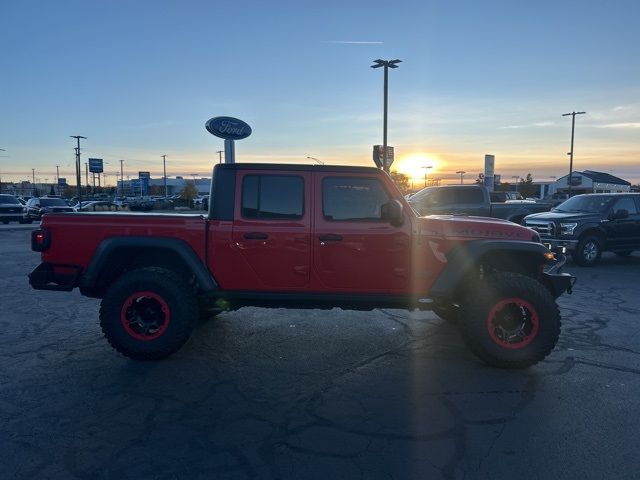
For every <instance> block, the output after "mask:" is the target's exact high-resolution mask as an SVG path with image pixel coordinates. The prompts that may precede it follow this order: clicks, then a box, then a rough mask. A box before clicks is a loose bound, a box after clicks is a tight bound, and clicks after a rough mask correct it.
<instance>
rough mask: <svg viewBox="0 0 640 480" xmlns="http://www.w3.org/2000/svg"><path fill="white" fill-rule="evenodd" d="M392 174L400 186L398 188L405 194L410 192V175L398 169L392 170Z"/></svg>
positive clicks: (394, 180)
mask: <svg viewBox="0 0 640 480" xmlns="http://www.w3.org/2000/svg"><path fill="white" fill-rule="evenodd" d="M390 175H391V178H392V179H393V182H394V183H395V184H396V186H397V187H398V190H400V192H401V193H402V194H403V195H405V194H406V193H408V192H409V190H410V185H409V177H408V176H407V175H405V174H404V173H400V172H397V171H393V172H391V174H390Z"/></svg>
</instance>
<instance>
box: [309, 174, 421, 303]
mask: <svg viewBox="0 0 640 480" xmlns="http://www.w3.org/2000/svg"><path fill="white" fill-rule="evenodd" d="M314 197H315V198H314V200H315V201H314V208H315V213H314V219H315V227H314V230H313V235H312V244H313V266H314V270H315V273H316V275H317V277H318V279H319V281H320V283H321V284H322V286H323V288H324V289H325V290H329V291H334V292H353V293H358V292H362V293H371V292H378V293H389V294H394V293H403V292H406V291H407V290H408V288H409V286H410V259H411V253H410V252H411V242H410V239H411V226H410V222H409V221H405V222H404V223H403V225H401V226H398V227H396V226H393V225H391V224H390V223H389V221H387V220H384V219H382V217H381V207H382V205H384V204H385V203H387V202H388V201H389V200H390V199H391V196H390V195H389V193H388V191H387V189H386V188H385V185H384V184H383V183H382V182H381V181H380V178H376V177H372V176H368V175H366V174H356V173H354V174H329V175H326V174H324V175H320V174H317V173H316V174H314Z"/></svg>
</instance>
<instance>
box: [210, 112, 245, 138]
mask: <svg viewBox="0 0 640 480" xmlns="http://www.w3.org/2000/svg"><path fill="white" fill-rule="evenodd" d="M205 127H206V128H207V130H208V132H209V133H210V134H212V135H215V136H216V137H220V138H224V139H226V140H242V139H243V138H247V137H248V136H249V135H251V127H250V126H249V125H248V124H247V123H245V122H243V121H242V120H238V119H237V118H233V117H214V118H212V119H210V120H208V121H207V123H205Z"/></svg>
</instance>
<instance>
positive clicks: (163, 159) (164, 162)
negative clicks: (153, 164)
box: [160, 155, 167, 198]
mask: <svg viewBox="0 0 640 480" xmlns="http://www.w3.org/2000/svg"><path fill="white" fill-rule="evenodd" d="M160 156H161V157H162V171H163V177H162V178H163V179H164V198H167V156H166V155H160Z"/></svg>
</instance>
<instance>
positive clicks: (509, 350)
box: [459, 273, 560, 368]
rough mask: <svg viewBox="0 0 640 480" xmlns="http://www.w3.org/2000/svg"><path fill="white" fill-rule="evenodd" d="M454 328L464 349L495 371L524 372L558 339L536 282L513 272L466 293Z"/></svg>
mask: <svg viewBox="0 0 640 480" xmlns="http://www.w3.org/2000/svg"><path fill="white" fill-rule="evenodd" d="M460 319H461V320H460V322H459V323H460V328H461V332H462V337H463V339H464V341H465V343H466V344H467V346H468V347H469V349H470V350H471V351H472V352H473V353H474V354H476V355H477V356H478V357H479V358H480V359H481V360H483V361H484V362H485V363H487V364H489V365H491V366H494V367H500V368H527V367H529V366H531V365H534V364H536V363H538V362H539V361H541V360H543V359H544V358H545V357H546V356H547V355H549V353H551V351H552V350H553V348H554V347H555V345H556V342H557V341H558V337H559V335H560V313H559V311H558V307H557V305H556V303H555V300H554V298H553V296H552V295H551V294H550V293H549V291H548V290H547V289H546V288H545V287H544V286H542V285H541V284H540V283H539V282H537V281H535V280H533V279H532V278H529V277H526V276H524V275H521V274H516V273H497V274H494V275H492V276H490V277H488V278H487V279H485V280H484V284H483V285H481V286H480V287H479V288H477V289H476V290H475V291H473V292H470V294H469V295H468V296H467V298H466V303H465V304H464V305H463V306H462V308H461V315H460Z"/></svg>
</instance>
